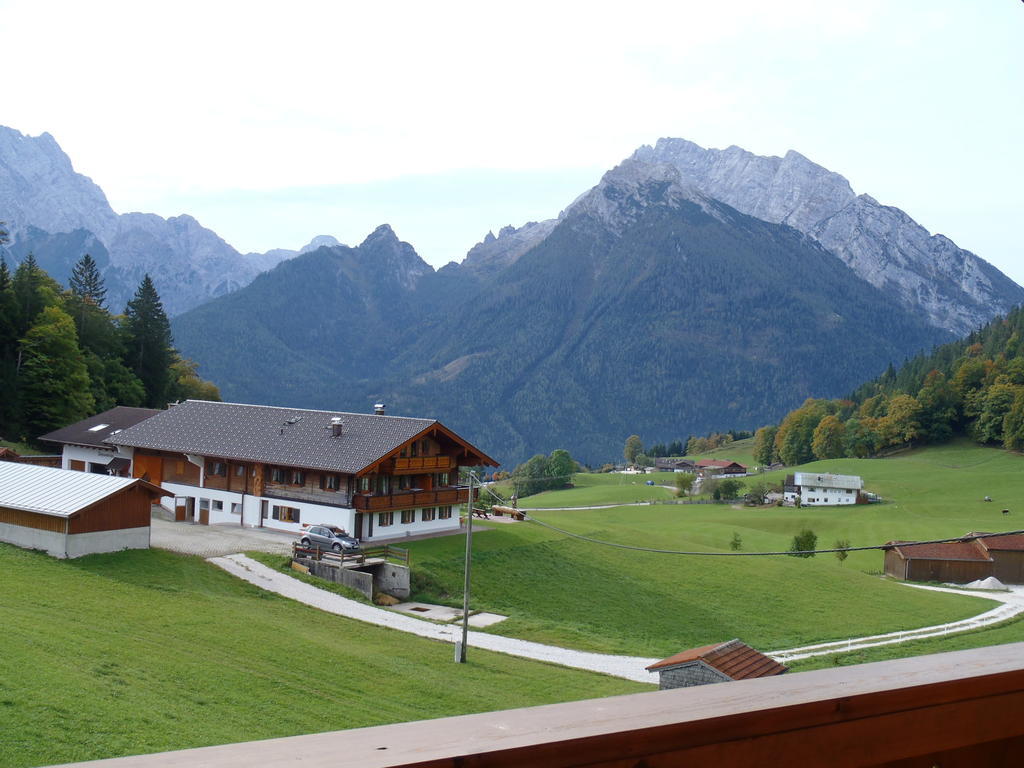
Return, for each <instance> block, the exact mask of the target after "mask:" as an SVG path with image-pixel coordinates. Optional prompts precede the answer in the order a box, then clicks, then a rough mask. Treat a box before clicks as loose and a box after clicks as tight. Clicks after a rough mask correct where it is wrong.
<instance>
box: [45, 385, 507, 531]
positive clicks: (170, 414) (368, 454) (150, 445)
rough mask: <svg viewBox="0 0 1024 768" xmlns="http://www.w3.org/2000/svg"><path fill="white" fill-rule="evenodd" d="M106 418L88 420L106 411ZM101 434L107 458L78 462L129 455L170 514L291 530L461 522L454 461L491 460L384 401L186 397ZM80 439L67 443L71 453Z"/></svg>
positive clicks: (418, 527)
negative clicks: (300, 402)
mask: <svg viewBox="0 0 1024 768" xmlns="http://www.w3.org/2000/svg"><path fill="white" fill-rule="evenodd" d="M103 416H104V414H100V415H99V417H92V419H91V420H87V421H95V420H97V419H98V421H97V423H99V424H105V423H107V421H110V419H107V418H102V417H103ZM80 424H82V423H80ZM78 426H79V425H72V427H68V428H65V430H75V428H76V427H78ZM88 429H89V428H88V427H86V428H85V431H86V432H88ZM61 431H62V430H58V432H61ZM81 432H82V430H81V429H79V430H77V431H75V432H74V436H76V437H80V433H81ZM57 436H58V435H57V433H51V435H48V436H46V437H47V438H49V439H51V440H53V439H55V437H57ZM102 444H103V447H102V448H97V449H96V450H97V451H103V452H105V453H111V452H112V451H113V452H116V456H114V458H112V459H111V458H107V457H106V456H104V457H103V458H102V459H99V460H98V461H94V462H88V461H87V466H90V468H91V465H93V464H98V463H99V461H104V459H105V461H104V463H108V464H115V465H116V466H117V467H121V466H123V465H124V463H125V462H130V474H131V476H132V477H138V478H142V479H144V480H146V481H148V482H150V483H153V484H154V485H158V486H160V487H161V488H162V489H163V490H164V491H165V492H166V496H165V497H164V498H162V499H161V503H162V504H163V505H164V506H165V507H167V508H168V509H171V510H173V511H174V514H175V519H176V520H179V521H190V522H196V523H202V524H215V523H236V524H238V525H242V526H250V527H267V528H273V529H277V530H282V531H291V532H296V533H298V532H300V531H301V530H302V529H303V527H304V526H308V525H310V524H323V525H332V526H338V527H340V528H343V529H345V530H346V531H348V532H349V533H350V534H352V535H354V536H356V537H357V538H359V539H361V540H364V541H369V540H377V539H389V538H394V537H400V536H406V535H412V534H419V533H427V532H434V531H442V530H446V529H458V528H459V512H458V510H457V509H456V507H457V506H458V505H459V504H464V503H466V501H467V499H468V490H467V489H466V488H459V487H458V472H459V467H460V466H482V465H484V466H498V464H497V462H495V461H494V460H493V459H492V458H490V457H489V456H487V455H486V454H485V453H483V452H482V451H480V450H478V449H477V448H475V447H474V446H472V445H471V444H470V443H468V442H467V441H465V440H463V439H462V438H461V437H459V436H458V435H457V434H455V433H454V432H452V431H451V430H450V429H448V428H447V427H445V426H444V425H443V424H441V423H440V422H438V421H435V420H433V419H415V418H406V417H398V416H386V415H384V413H383V407H379V408H378V409H377V411H376V412H375V413H374V414H362V413H339V412H334V411H314V410H303V409H295V408H277V407H270V406H262V405H242V404H237V403H219V402H210V401H205V400H187V401H185V402H183V403H179V404H177V405H173V406H171V407H170V408H168V409H167V410H166V411H157V412H156V413H155V414H153V415H151V416H149V417H147V418H144V419H142V420H139V421H138V422H137V423H135V424H133V425H131V426H125V427H123V428H119V429H117V430H116V431H112V432H110V434H107V435H105V436H104V438H103V440H102ZM84 447H85V446H82V445H81V444H74V449H75V450H74V452H75V455H76V457H79V456H82V454H81V451H82V449H83V448H84ZM65 450H66V451H67V450H68V444H65ZM118 459H120V461H117V460H118ZM76 460H79V461H81V460H84V459H83V458H77V459H76Z"/></svg>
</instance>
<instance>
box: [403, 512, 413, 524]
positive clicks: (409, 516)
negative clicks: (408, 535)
mask: <svg viewBox="0 0 1024 768" xmlns="http://www.w3.org/2000/svg"><path fill="white" fill-rule="evenodd" d="M415 522H416V510H415V509H403V510H402V525H409V523H415Z"/></svg>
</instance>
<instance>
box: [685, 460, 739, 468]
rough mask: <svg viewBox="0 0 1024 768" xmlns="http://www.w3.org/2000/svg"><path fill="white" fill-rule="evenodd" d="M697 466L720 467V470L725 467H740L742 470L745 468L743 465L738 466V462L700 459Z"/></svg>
mask: <svg viewBox="0 0 1024 768" xmlns="http://www.w3.org/2000/svg"><path fill="white" fill-rule="evenodd" d="M697 466H698V467H721V468H722V469H724V468H726V467H742V468H743V469H746V466H745V465H743V464H740V463H739V462H738V461H724V460H722V459H701V460H700V461H698V462H697Z"/></svg>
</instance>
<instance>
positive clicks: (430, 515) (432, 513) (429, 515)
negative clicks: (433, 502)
mask: <svg viewBox="0 0 1024 768" xmlns="http://www.w3.org/2000/svg"><path fill="white" fill-rule="evenodd" d="M436 517H437V509H436V508H434V507H424V508H423V512H422V514H421V515H420V519H421V520H422V521H423V522H424V523H429V522H430V521H431V520H433V519H435V518H436Z"/></svg>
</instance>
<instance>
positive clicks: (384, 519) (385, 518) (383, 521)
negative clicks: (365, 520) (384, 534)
mask: <svg viewBox="0 0 1024 768" xmlns="http://www.w3.org/2000/svg"><path fill="white" fill-rule="evenodd" d="M394 522H395V513H394V512H380V513H379V514H378V515H377V525H378V526H380V527H381V528H387V527H388V526H389V525H393V524H394Z"/></svg>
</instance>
